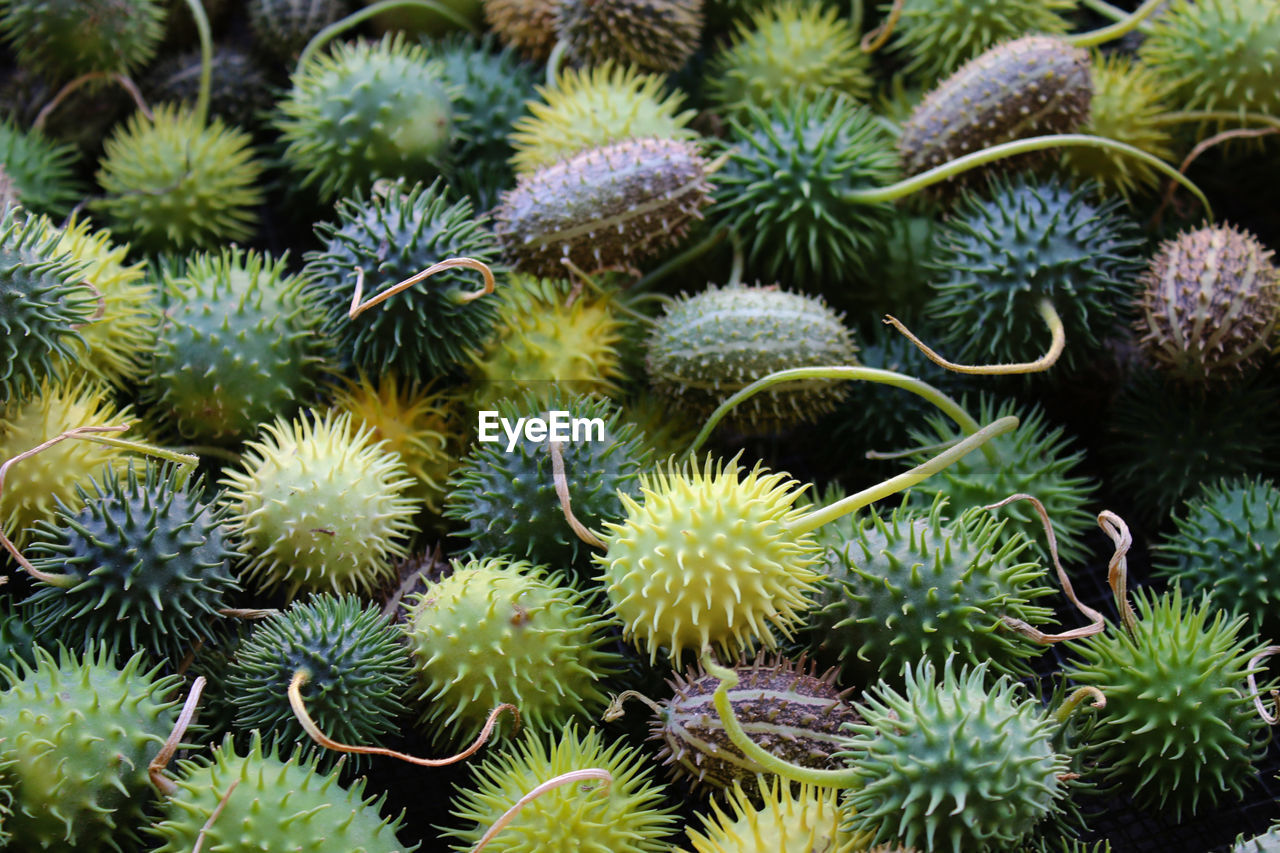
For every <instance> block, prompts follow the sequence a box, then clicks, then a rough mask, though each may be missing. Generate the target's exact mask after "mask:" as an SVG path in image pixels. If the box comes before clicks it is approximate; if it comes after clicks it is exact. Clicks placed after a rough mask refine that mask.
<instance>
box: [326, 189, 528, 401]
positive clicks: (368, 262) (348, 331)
mask: <svg viewBox="0 0 1280 853" xmlns="http://www.w3.org/2000/svg"><path fill="white" fill-rule="evenodd" d="M337 212H338V220H337V221H336V222H322V223H319V224H318V225H317V226H316V233H317V235H318V236H319V237H320V238H321V239H322V240H323V241H324V248H323V249H322V250H320V251H316V252H308V253H307V255H306V259H307V265H306V267H305V268H304V269H303V273H304V275H305V276H306V277H307V281H308V283H307V285H306V287H305V290H304V293H305V296H306V297H307V298H308V299H310V300H313V301H314V303H315V304H316V305H317V307H318V308H319V310H321V311H323V312H324V314H325V320H324V326H323V332H324V334H325V335H327V336H328V337H330V338H331V339H333V341H334V343H335V347H336V349H337V351H338V352H343V353H350V354H351V360H352V362H353V363H354V364H355V366H356V367H357V368H358V369H360V370H363V371H365V372H367V373H373V374H381V373H384V372H386V371H388V370H393V371H395V372H396V373H398V374H400V375H401V376H403V377H405V378H406V379H410V380H415V379H422V378H427V377H432V376H435V375H437V374H439V373H442V372H445V371H447V370H448V369H449V368H450V367H452V366H453V365H455V364H459V363H461V362H462V361H464V360H465V358H466V348H467V347H468V346H470V345H471V344H473V343H474V342H475V341H477V340H483V339H484V338H485V337H486V336H487V335H488V334H489V332H490V330H491V328H492V326H493V321H494V317H495V316H496V315H497V308H496V307H495V305H494V303H495V300H494V298H493V297H492V296H482V297H480V298H478V299H476V298H472V297H473V295H474V293H475V292H476V291H477V290H478V289H479V277H478V276H477V274H476V272H475V271H473V270H447V271H445V272H443V273H440V274H438V275H435V276H433V277H431V278H429V279H426V280H425V281H422V282H420V283H419V284H416V285H414V286H413V287H412V288H409V289H408V290H406V291H404V292H402V293H398V294H396V295H395V296H393V297H391V298H390V299H388V300H387V301H386V302H384V303H382V304H381V305H379V306H378V307H376V308H374V309H373V310H369V311H365V312H364V313H363V314H361V315H359V316H358V317H357V318H355V319H354V320H353V319H351V318H349V317H348V316H347V314H348V311H349V310H350V307H351V296H352V294H353V293H354V291H355V286H356V282H357V279H358V275H357V273H356V272H355V269H356V268H359V269H361V270H363V273H364V291H363V293H364V295H363V297H362V298H363V299H364V300H365V301H367V300H369V299H372V298H374V297H375V296H377V295H378V294H379V293H381V292H382V291H384V290H387V289H389V288H391V287H393V286H394V285H396V284H398V283H399V282H401V281H404V280H405V279H407V278H409V277H411V276H414V275H417V274H418V273H419V272H421V271H422V270H424V269H426V268H427V267H429V266H432V265H433V264H436V263H438V262H440V261H443V260H445V259H446V258H456V257H467V258H474V259H476V260H478V261H482V262H484V263H486V264H489V266H491V267H496V268H497V269H496V270H495V272H497V273H499V274H500V273H501V272H503V269H502V267H501V265H499V264H498V252H499V249H498V242H497V240H496V239H495V237H494V235H493V232H491V231H490V230H489V227H488V220H487V219H486V217H484V216H479V217H477V216H476V215H475V214H474V213H473V211H472V208H471V203H470V202H469V201H465V200H463V201H455V202H450V200H449V197H448V195H447V193H446V188H445V186H444V184H443V183H442V182H441V181H436V182H434V183H432V184H431V186H429V187H426V186H423V185H421V184H419V185H416V186H414V187H413V188H412V189H410V190H409V191H408V192H401V191H400V190H399V189H398V188H396V187H393V188H392V189H391V190H390V191H389V192H387V193H385V194H375V195H374V196H373V197H372V198H371V199H369V200H368V201H362V200H360V199H358V198H357V199H343V200H342V201H341V202H339V203H338V209H337Z"/></svg>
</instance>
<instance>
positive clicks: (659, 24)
mask: <svg viewBox="0 0 1280 853" xmlns="http://www.w3.org/2000/svg"><path fill="white" fill-rule="evenodd" d="M554 6H555V12H554V20H555V28H556V35H557V37H558V38H559V39H560V40H561V41H563V42H565V44H567V45H568V54H569V58H570V59H572V60H573V61H575V62H580V63H582V64H585V65H599V64H601V63H603V62H610V61H612V62H620V63H623V64H625V65H633V66H635V67H637V68H642V69H644V70H646V71H679V70H680V69H681V68H683V67H684V64H685V63H686V62H688V61H689V57H690V56H692V55H693V52H694V51H695V50H697V49H698V41H699V39H700V38H701V36H702V0H555V3H554Z"/></svg>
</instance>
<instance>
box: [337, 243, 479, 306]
mask: <svg viewBox="0 0 1280 853" xmlns="http://www.w3.org/2000/svg"><path fill="white" fill-rule="evenodd" d="M459 267H466V268H468V269H473V270H479V271H480V274H481V275H483V276H484V286H483V287H481V288H480V289H479V290H476V291H473V292H472V293H465V294H463V295H462V296H459V297H458V301H459V302H463V303H466V302H474V301H475V300H477V299H479V298H480V297H482V296H488V295H489V294H491V293H493V291H494V289H495V288H496V287H497V282H496V281H495V280H494V277H493V270H491V269H490V268H489V265H488V264H486V263H484V262H483V261H477V260H476V259H475V258H448V259H447V260H443V261H441V262H440V263H438V264H432V265H431V266H429V267H427V268H426V269H425V270H423V271H422V272H420V273H417V274H415V275H411V276H409V277H408V278H406V279H405V280H404V281H401V282H399V283H397V284H393V285H391V287H388V288H387V289H386V290H384V291H382V292H381V293H379V294H378V295H376V296H371V297H369V299H368V300H367V301H365V302H361V301H360V300H361V298H363V296H364V269H363V268H362V267H356V291H355V293H354V294H353V295H352V297H351V307H350V308H349V309H348V311H347V318H348V319H351V320H354V319H355V318H356V317H358V316H360V315H361V314H363V313H364V312H365V311H368V310H369V309H370V308H372V307H373V306H375V305H379V304H381V303H382V302H385V301H386V300H388V299H390V298H391V297H392V296H395V295H396V294H397V293H399V292H400V291H402V290H408V289H409V288H410V287H413V286H414V285H415V284H419V283H420V282H423V281H426V280H427V279H429V278H431V276H433V275H435V274H436V273H441V272H444V271H445V270H451V269H458V268H459Z"/></svg>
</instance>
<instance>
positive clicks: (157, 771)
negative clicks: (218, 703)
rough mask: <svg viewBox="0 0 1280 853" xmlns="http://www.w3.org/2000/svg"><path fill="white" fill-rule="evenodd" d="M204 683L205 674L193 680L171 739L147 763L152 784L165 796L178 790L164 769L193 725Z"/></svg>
mask: <svg viewBox="0 0 1280 853" xmlns="http://www.w3.org/2000/svg"><path fill="white" fill-rule="evenodd" d="M204 685H205V678H204V676H203V675H202V676H200V677H198V678H197V679H196V680H195V681H194V682H192V684H191V692H190V693H188V694H187V701H186V702H185V703H184V704H183V706H182V713H181V714H179V715H178V721H177V722H176V723H174V725H173V731H171V732H169V739H168V740H166V741H165V742H164V746H162V747H160V751H159V752H157V753H156V757H155V758H153V759H151V763H150V764H148V765H147V775H148V776H150V777H151V784H152V785H154V786H155V788H156V790H157V791H159V792H160V793H162V794H164V795H165V796H172V795H173V792H174V791H176V790H178V786H177V785H175V784H174V783H173V781H172V780H170V779H166V778H165V775H164V771H165V768H166V767H168V766H169V762H170V761H172V760H173V754H174V753H175V752H177V751H178V745H179V744H181V743H182V736H183V735H185V734H186V733H187V726H189V725H191V718H192V717H194V716H195V715H196V707H197V706H198V705H199V704H200V694H201V693H202V692H203V691H204Z"/></svg>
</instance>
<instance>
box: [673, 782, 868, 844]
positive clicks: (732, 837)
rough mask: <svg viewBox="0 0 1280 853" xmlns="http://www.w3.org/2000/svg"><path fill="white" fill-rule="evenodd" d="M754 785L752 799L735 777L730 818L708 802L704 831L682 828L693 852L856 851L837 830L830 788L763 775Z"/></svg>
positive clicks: (854, 841)
mask: <svg viewBox="0 0 1280 853" xmlns="http://www.w3.org/2000/svg"><path fill="white" fill-rule="evenodd" d="M758 787H759V790H760V799H759V800H757V801H756V802H753V799H754V798H753V797H751V796H750V795H748V794H747V792H746V791H744V790H743V788H742V783H740V782H738V781H736V780H735V781H734V783H733V793H732V795H731V796H730V797H729V805H730V806H731V807H732V808H733V811H734V813H735V814H734V815H733V816H731V815H729V814H728V813H726V812H725V810H724V809H722V808H721V807H720V803H719V802H717V801H716V800H714V799H713V800H712V801H711V812H712V813H711V815H702V816H701V817H702V824H703V831H702V832H699V831H697V830H696V829H693V828H692V827H690V828H689V829H688V830H686V832H687V834H688V836H689V842H690V843H691V844H692V845H693V850H694V853H776V851H779V850H794V851H810V853H818V851H821V853H853V851H854V850H858V849H861V845H859V844H858V840H857V838H855V837H854V836H853V835H852V834H850V833H848V832H841V831H840V824H841V822H842V820H843V818H842V816H841V814H840V806H839V803H838V802H837V800H838V798H839V792H838V791H836V789H835V788H817V787H814V786H813V785H808V784H804V785H800V786H798V787H797V788H795V789H793V787H792V786H791V785H790V784H789V783H784V782H782V781H781V780H780V779H779V778H778V777H777V776H772V777H769V778H768V780H766V779H765V778H763V777H762V778H761V779H760V781H759V784H758ZM757 802H760V804H759V805H757Z"/></svg>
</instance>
